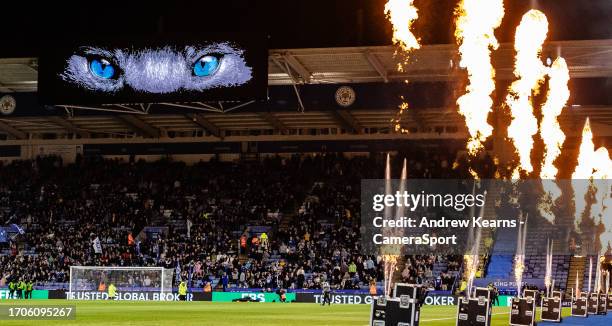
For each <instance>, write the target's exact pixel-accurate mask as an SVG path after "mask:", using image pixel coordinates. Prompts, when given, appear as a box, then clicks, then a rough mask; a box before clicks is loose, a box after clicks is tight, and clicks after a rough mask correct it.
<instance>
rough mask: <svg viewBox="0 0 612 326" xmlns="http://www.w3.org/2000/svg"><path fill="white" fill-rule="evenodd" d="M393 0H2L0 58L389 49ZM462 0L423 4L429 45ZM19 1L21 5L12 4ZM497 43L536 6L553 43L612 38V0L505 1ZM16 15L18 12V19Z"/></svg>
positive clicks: (446, 28) (449, 30)
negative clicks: (183, 40) (106, 38)
mask: <svg viewBox="0 0 612 326" xmlns="http://www.w3.org/2000/svg"><path fill="white" fill-rule="evenodd" d="M386 1H387V0H258V1H255V0H251V1H244V0H222V1H215V2H213V1H210V0H199V1H186V0H177V1H169V0H168V1H146V2H145V1H129V0H123V1H121V2H119V1H115V0H112V1H96V2H85V1H80V2H73V3H72V4H70V5H69V4H65V2H62V4H61V5H58V4H56V1H53V2H55V3H50V2H52V1H45V2H27V3H26V1H11V0H6V1H4V2H3V4H2V6H3V8H2V9H3V10H2V11H3V14H2V19H1V20H0V28H1V30H2V31H3V33H2V34H3V36H5V37H7V36H8V37H9V39H11V40H10V42H6V39H5V41H4V42H3V45H1V46H0V56H5V57H6V56H15V55H18V56H32V55H36V53H37V52H38V51H37V48H38V47H39V45H38V44H40V43H41V40H50V39H51V40H52V39H54V38H58V37H68V38H74V37H78V36H75V34H76V35H78V34H83V35H96V36H100V35H121V34H125V33H130V34H139V33H146V34H150V33H159V32H167V33H176V32H179V33H183V32H188V33H196V34H197V33H200V32H201V33H202V34H203V35H205V34H207V33H214V32H245V31H262V32H265V33H266V34H268V35H269V36H270V43H269V45H270V47H271V48H296V47H331V46H358V45H383V44H389V43H390V39H391V25H390V24H389V23H388V22H387V21H386V19H385V17H384V13H383V8H384V4H385V3H386ZM457 2H458V0H416V5H417V7H418V8H419V13H420V16H421V18H420V19H419V21H418V23H417V26H416V27H415V29H416V33H417V34H418V35H419V36H420V37H421V39H422V42H423V43H425V44H435V43H450V42H453V38H452V35H453V30H454V24H453V10H454V8H455V6H456V5H457ZM11 3H14V4H11ZM505 3H506V17H505V18H504V21H503V24H502V27H501V28H500V29H499V30H498V38H499V39H500V40H501V41H502V42H504V41H511V40H512V37H513V33H514V28H515V27H516V26H517V25H518V22H519V20H520V17H521V15H522V14H523V13H525V12H526V11H527V10H528V9H529V8H531V7H532V6H535V7H536V8H539V9H541V10H543V11H544V12H545V13H546V15H547V16H548V18H549V22H550V25H551V31H550V33H549V40H569V39H604V38H612V1H610V0H539V1H536V0H512V1H511V0H506V1H505ZM11 13H12V14H11Z"/></svg>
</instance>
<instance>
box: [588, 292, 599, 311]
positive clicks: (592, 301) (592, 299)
mask: <svg viewBox="0 0 612 326" xmlns="http://www.w3.org/2000/svg"><path fill="white" fill-rule="evenodd" d="M587 302H588V307H587V313H588V314H589V315H597V314H599V295H598V294H597V293H589V295H588V297H587Z"/></svg>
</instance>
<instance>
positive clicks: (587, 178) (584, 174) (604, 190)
mask: <svg viewBox="0 0 612 326" xmlns="http://www.w3.org/2000/svg"><path fill="white" fill-rule="evenodd" d="M579 151H580V152H579V154H578V165H577V166H576V169H575V170H574V173H573V174H572V187H573V189H574V193H575V194H579V195H580V194H584V196H575V198H574V206H575V218H574V222H575V225H576V227H577V228H579V225H580V221H581V220H582V215H583V214H584V211H585V210H586V208H587V200H586V198H585V196H586V195H587V194H588V193H589V191H591V192H592V193H594V194H595V201H596V203H597V205H596V206H595V207H594V209H593V210H592V212H591V216H592V217H594V218H595V217H598V218H599V220H598V221H596V222H599V223H601V224H603V226H604V227H605V231H604V233H603V234H602V235H601V236H600V244H601V248H602V249H603V250H605V249H606V247H607V245H608V244H609V243H610V242H612V218H610V217H609V216H606V213H605V212H606V210H607V208H608V207H609V206H610V205H611V204H612V199H611V198H610V195H611V192H610V181H609V179H610V178H611V177H612V160H610V155H609V153H608V150H607V149H606V148H605V147H600V148H598V149H597V150H595V144H594V143H593V131H592V130H591V124H590V121H589V119H588V118H587V120H586V122H585V124H584V128H583V130H582V142H581V143H580V149H579ZM594 180H597V182H595V181H594Z"/></svg>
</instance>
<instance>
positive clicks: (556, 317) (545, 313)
mask: <svg viewBox="0 0 612 326" xmlns="http://www.w3.org/2000/svg"><path fill="white" fill-rule="evenodd" d="M562 307H563V292H560V291H553V293H552V296H551V297H546V298H543V299H542V310H540V318H541V319H542V320H543V321H551V322H556V323H559V322H561V319H562V316H561V311H562Z"/></svg>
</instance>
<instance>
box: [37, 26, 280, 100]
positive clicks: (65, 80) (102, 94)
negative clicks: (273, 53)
mask: <svg viewBox="0 0 612 326" xmlns="http://www.w3.org/2000/svg"><path fill="white" fill-rule="evenodd" d="M43 48H45V49H47V50H45V51H43V53H41V56H40V58H39V65H40V67H39V74H38V76H39V99H40V101H41V102H42V103H43V104H52V105H62V104H73V105H83V104H111V103H160V102H171V101H172V102H209V101H239V100H262V99H265V97H266V88H267V76H268V75H267V74H268V68H267V54H268V51H267V43H266V38H265V36H264V35H260V34H254V35H248V34H245V33H243V34H240V35H236V34H214V35H212V34H209V35H206V34H201V35H197V36H196V35H191V36H190V35H186V34H181V35H176V34H174V35H169V34H164V35H155V34H147V35H131V36H125V35H123V36H120V37H116V36H114V35H106V36H97V37H94V38H83V37H77V38H76V39H71V40H67V39H63V38H59V39H54V42H53V43H52V44H48V45H46V46H44V47H43Z"/></svg>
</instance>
